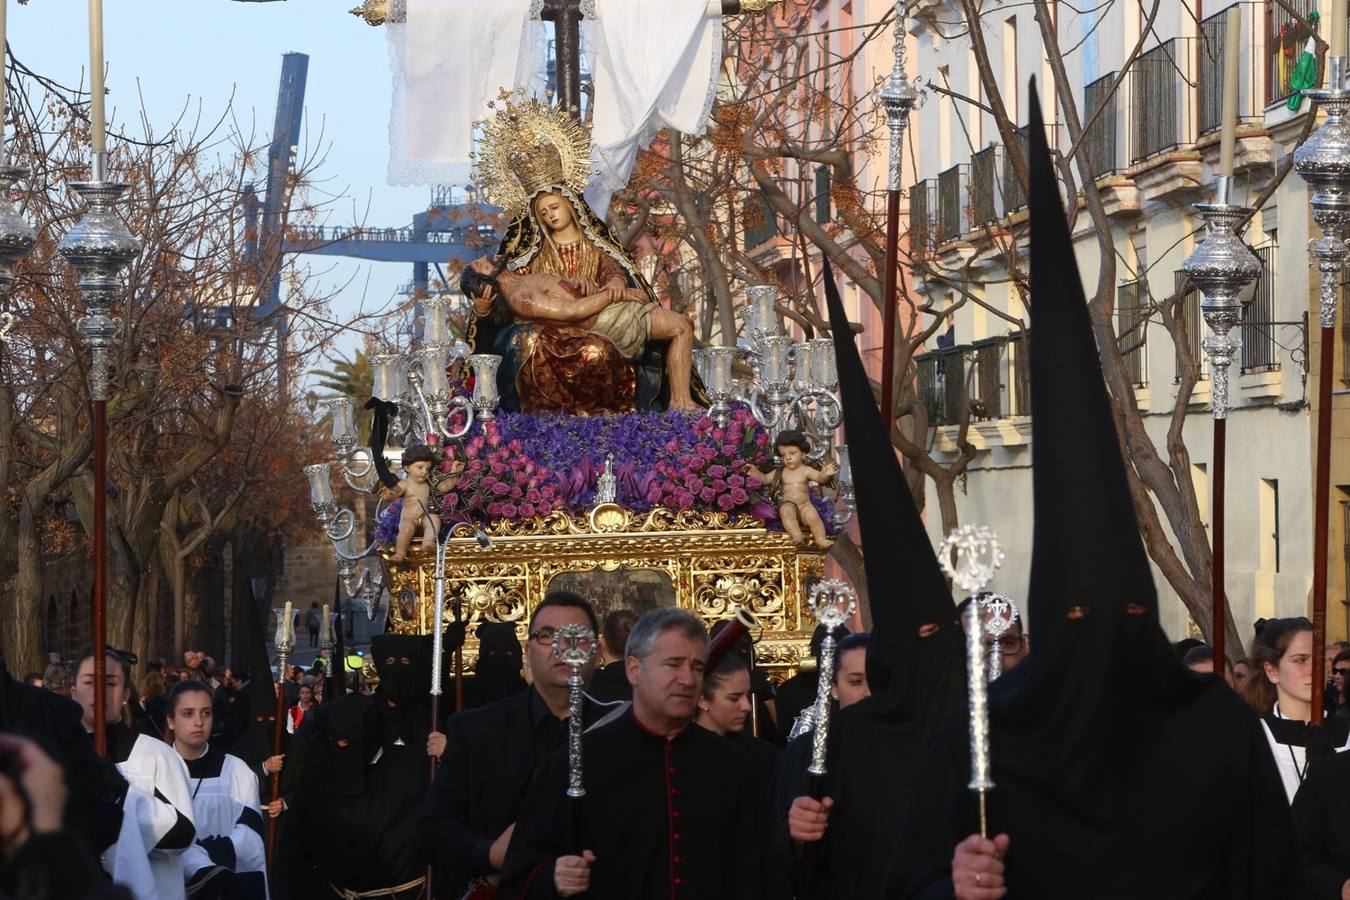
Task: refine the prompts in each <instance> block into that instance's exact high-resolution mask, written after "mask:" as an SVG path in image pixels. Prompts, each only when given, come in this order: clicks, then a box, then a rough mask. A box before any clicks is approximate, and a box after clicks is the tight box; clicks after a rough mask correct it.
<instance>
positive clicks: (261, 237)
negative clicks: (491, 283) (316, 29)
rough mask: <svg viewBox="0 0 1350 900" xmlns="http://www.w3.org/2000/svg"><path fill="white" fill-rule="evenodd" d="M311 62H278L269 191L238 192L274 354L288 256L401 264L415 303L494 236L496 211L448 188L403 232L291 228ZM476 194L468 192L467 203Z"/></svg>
mask: <svg viewBox="0 0 1350 900" xmlns="http://www.w3.org/2000/svg"><path fill="white" fill-rule="evenodd" d="M308 72H309V56H308V55H306V54H304V53H286V54H283V55H282V58H281V83H280V86H279V88H278V90H277V110H276V119H275V123H274V125H273V128H272V143H271V146H270V148H269V150H268V155H267V188H266V193H265V194H264V196H263V199H262V202H261V203H259V202H258V197H257V192H256V189H255V188H254V186H253V185H251V184H249V185H245V187H244V229H245V245H246V250H245V252H246V253H249V254H250V255H251V257H252V258H254V259H257V260H259V262H260V263H261V264H262V265H260V268H259V271H261V272H264V273H266V276H265V280H266V283H265V284H260V285H258V288H259V295H260V302H259V303H258V306H257V308H256V311H255V312H256V316H257V317H258V318H259V319H265V318H267V317H268V316H275V319H276V322H277V326H276V327H277V347H278V350H279V351H280V350H282V349H284V347H285V342H286V336H287V333H288V324H287V321H286V314H285V310H284V308H283V306H282V303H281V265H280V263H281V261H282V259H283V258H284V257H286V256H287V255H290V254H297V253H307V254H316V255H320V256H345V257H350V258H354V259H367V260H371V261H373V262H402V263H411V264H412V266H413V273H412V281H411V282H410V284H409V287H408V289H407V291H406V292H408V293H412V294H413V295H414V296H415V297H416V296H421V294H422V293H425V292H426V291H428V290H429V289H430V284H431V278H430V276H431V272H432V270H433V269H434V270H435V271H436V273H437V275H438V277H439V279H440V282H441V284H449V282H450V279H449V278H448V277H447V275H446V272H445V269H444V266H445V265H446V264H447V263H449V262H450V261H451V260H460V261H462V262H467V261H469V260H471V259H473V258H474V257H475V256H479V255H481V254H482V252H483V251H482V248H483V246H485V244H484V243H483V241H485V240H490V238H491V236H492V235H493V233H494V230H493V228H492V227H491V225H488V224H486V220H487V219H488V218H489V217H490V216H491V214H492V213H493V212H494V208H493V207H490V206H487V205H483V204H479V203H476V202H470V201H468V200H466V202H459V203H457V202H455V197H454V191H453V190H452V189H451V188H448V187H445V188H437V189H435V190H433V192H432V196H431V203H430V204H429V205H428V207H427V209H426V210H424V211H422V212H419V213H416V214H414V215H413V217H412V222H411V223H410V224H409V225H405V226H400V227H398V228H370V227H355V226H337V227H334V226H322V225H292V224H290V223H289V222H288V221H287V215H288V212H289V210H290V201H291V191H292V189H293V188H294V178H295V160H296V153H297V150H298V148H299V144H300V126H301V121H302V117H303V114H304V106H305V82H306V78H307V76H308ZM474 193H475V191H474V190H473V189H472V188H470V189H469V190H466V192H465V195H466V197H472V196H473V194H474Z"/></svg>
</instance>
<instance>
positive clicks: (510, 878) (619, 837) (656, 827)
mask: <svg viewBox="0 0 1350 900" xmlns="http://www.w3.org/2000/svg"><path fill="white" fill-rule="evenodd" d="M583 758H584V770H583V772H584V783H585V789H586V797H585V799H584V801H583V802H584V804H585V811H584V813H583V817H584V818H583V823H582V824H583V839H582V840H583V843H584V844H585V849H588V850H590V851H592V852H593V853H594V854H595V856H596V861H595V863H594V865H593V866H592V867H591V883H590V890H589V891H587V893H586V897H587V898H588V900H672V898H681V897H683V898H696V900H756V898H766V900H767V898H774V900H779V898H782V897H784V896H785V894H784V893H783V892H782V891H775V890H773V888H772V887H771V886H770V885H769V884H767V883H766V875H767V873H766V871H765V868H766V867H765V866H764V855H763V847H762V845H763V837H764V827H765V816H764V814H763V813H764V810H763V800H762V799H761V797H760V793H759V790H758V789H757V787H756V781H755V776H754V773H753V768H752V763H751V760H750V758H749V757H748V756H747V755H746V754H744V753H742V752H740V751H739V750H738V749H737V748H736V747H735V746H734V745H732V744H731V743H730V742H728V741H726V740H724V739H723V738H720V737H718V736H717V735H715V734H713V733H712V732H710V731H706V730H704V729H702V728H698V727H693V726H691V727H688V728H685V729H684V731H682V732H680V733H679V734H678V735H676V736H675V737H673V738H667V737H665V736H664V735H660V734H656V733H655V732H652V731H649V730H648V729H646V728H645V727H643V725H642V724H641V723H640V722H639V721H638V720H637V717H636V716H635V715H634V714H633V713H632V712H631V711H630V712H629V713H628V714H627V715H624V716H621V717H619V718H617V719H616V720H615V721H613V722H611V723H609V724H608V725H605V726H603V727H601V728H597V729H595V730H594V731H591V732H589V733H588V734H587V735H586V736H585V741H584V757H583ZM566 788H567V754H566V748H564V749H563V750H561V751H559V752H558V753H555V754H554V755H553V756H552V757H551V758H550V759H549V761H548V763H547V764H546V765H545V767H544V770H543V771H542V772H541V773H540V775H539V777H538V778H536V779H535V781H534V784H533V785H532V786H531V788H530V792H529V794H527V795H526V797H525V802H524V804H523V805H522V807H521V810H520V817H519V819H518V821H517V824H516V830H515V833H514V835H513V836H512V839H511V847H510V849H509V850H508V851H507V858H506V866H505V869H504V872H503V876H504V877H503V885H504V887H505V888H506V896H508V897H511V896H518V897H522V898H552V897H555V896H556V894H555V892H554V888H553V863H554V861H555V860H556V859H557V858H558V857H559V856H565V855H568V854H570V853H572V852H574V849H575V848H572V847H571V846H569V845H570V842H571V837H570V835H571V830H570V829H571V821H572V816H571V801H570V799H569V798H568V797H567V795H566V794H565V791H566Z"/></svg>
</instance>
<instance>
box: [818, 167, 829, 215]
mask: <svg viewBox="0 0 1350 900" xmlns="http://www.w3.org/2000/svg"><path fill="white" fill-rule="evenodd" d="M815 200H816V222H817V223H819V224H821V225H824V224H825V223H826V222H828V221H830V167H829V166H816V196H815Z"/></svg>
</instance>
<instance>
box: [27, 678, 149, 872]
mask: <svg viewBox="0 0 1350 900" xmlns="http://www.w3.org/2000/svg"><path fill="white" fill-rule="evenodd" d="M80 720H81V712H80V706H79V704H78V703H76V702H74V701H73V700H69V699H67V698H65V697H62V696H61V695H60V694H56V693H54V692H52V691H49V690H46V689H45V688H37V687H33V686H31V685H27V684H23V683H22V682H19V681H15V680H14V679H13V678H11V677H10V675H9V672H8V671H7V670H6V669H5V667H4V666H3V665H0V731H8V732H13V733H15V734H19V735H23V736H25V737H29V738H32V739H33V740H35V741H37V742H38V744H39V745H40V746H41V747H42V749H43V751H44V752H46V754H47V755H48V756H50V757H51V758H52V760H53V761H54V762H56V763H58V764H59V765H60V766H61V769H62V771H63V772H65V776H66V786H67V788H68V790H69V793H68V796H67V797H66V825H67V827H68V828H70V829H71V830H72V831H73V832H75V833H76V834H79V835H81V836H82V837H83V838H84V839H85V840H86V841H88V842H89V847H90V849H92V850H93V851H94V853H96V854H97V853H102V852H103V851H104V850H105V849H106V848H107V847H108V846H109V845H110V844H112V843H113V842H114V841H116V840H117V835H118V832H119V831H120V830H121V827H122V808H121V805H120V799H121V797H122V795H123V794H124V793H126V789H127V784H126V780H125V779H123V778H122V776H121V775H120V774H118V772H117V769H116V768H114V767H113V766H112V765H111V764H110V763H109V762H107V761H106V760H102V759H99V757H98V754H96V753H95V752H94V745H93V743H92V742H91V741H90V740H89V737H88V733H87V732H86V731H85V730H84V725H82V724H81V721H80Z"/></svg>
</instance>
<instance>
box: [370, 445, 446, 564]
mask: <svg viewBox="0 0 1350 900" xmlns="http://www.w3.org/2000/svg"><path fill="white" fill-rule="evenodd" d="M402 462H403V469H404V471H405V472H407V477H405V478H404V479H403V480H402V481H400V482H399V483H398V484H397V485H396V486H395V487H392V488H382V489H381V490H380V497H382V498H383V499H384V500H387V501H389V500H396V499H400V498H401V499H402V500H403V509H402V511H401V512H400V513H399V517H398V540H397V541H396V543H395V544H394V555H393V556H391V557H389V561H390V562H403V561H404V560H406V559H407V558H408V547H409V546H411V544H412V539H413V535H414V534H416V533H417V528H418V526H419V525H420V526H421V527H422V549H423V550H434V549H435V548H436V535H437V534H438V533H439V532H440V530H441V517H440V516H439V515H437V514H436V512H435V507H434V505H433V503H432V492H431V469H432V467H433V466H435V465H436V453H435V452H434V451H433V450H432V449H431V448H430V447H428V446H426V445H425V444H418V445H417V446H415V447H409V448H408V449H407V450H404V451H403V460H402Z"/></svg>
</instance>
